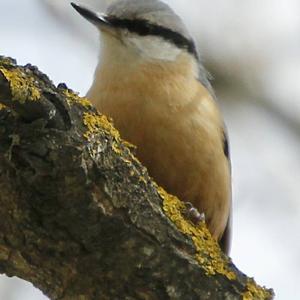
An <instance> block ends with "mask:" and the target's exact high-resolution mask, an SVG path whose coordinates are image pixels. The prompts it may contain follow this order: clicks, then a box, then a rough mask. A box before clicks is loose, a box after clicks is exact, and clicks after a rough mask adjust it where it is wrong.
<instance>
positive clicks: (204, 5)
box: [0, 0, 300, 300]
mask: <svg viewBox="0 0 300 300" xmlns="http://www.w3.org/2000/svg"><path fill="white" fill-rule="evenodd" d="M108 2H109V1H102V2H101V1H100V0H86V1H84V0H81V3H87V4H89V5H91V6H93V7H97V9H103V8H104V7H105V4H106V3H108ZM166 2H168V3H169V4H170V5H171V6H172V7H173V8H174V9H175V10H176V11H177V12H178V14H180V15H181V16H182V17H183V18H184V20H185V22H186V24H187V26H188V27H189V29H190V30H191V31H192V32H193V34H194V36H195V38H196V39H197V43H198V46H199V50H200V52H201V54H202V58H203V59H204V62H205V64H206V66H207V67H208V68H209V69H210V70H211V71H212V72H213V75H214V77H215V81H214V83H213V84H214V85H215V87H216V90H217V95H218V98H219V100H220V103H221V106H222V109H223V112H224V116H225V120H226V123H227V126H228V131H229V135H230V141H231V155H232V165H233V198H234V204H233V229H234V231H233V246H232V252H231V256H232V259H233V261H234V263H236V265H237V266H238V267H239V268H240V269H241V270H242V271H244V272H245V273H246V274H247V275H249V276H252V277H255V279H256V281H257V282H258V283H260V284H262V285H266V286H267V287H272V288H274V290H275V292H276V295H277V297H276V299H280V300H290V299H300V293H299V288H298V285H299V282H300V13H299V12H300V1H298V0H264V1H261V0H251V1H250V0H248V1H239V0H211V1H206V0H189V1H186V0H169V1H166ZM0 8H1V9H0V55H7V56H11V57H14V58H16V59H17V60H18V63H20V64H26V63H28V62H30V63H32V64H35V65H37V66H38V67H39V68H40V70H42V71H44V72H45V73H47V74H48V75H49V76H50V78H51V79H52V80H53V81H54V82H55V83H56V84H57V83H59V82H66V83H67V84H68V85H69V86H70V87H71V88H73V89H74V90H77V91H79V92H81V94H82V95H84V93H85V92H86V91H87V89H88V87H89V86H90V84H91V80H92V76H93V72H94V67H95V64H96V61H97V47H98V46H97V42H98V38H97V32H96V30H95V29H94V28H92V26H91V25H90V24H88V23H87V22H85V21H84V20H83V19H82V18H80V16H79V15H77V14H76V13H75V12H74V11H73V10H72V8H71V7H70V5H69V1H66V0H49V1H47V0H27V1H19V0H0ZM0 230H1V228H0ZM0 299H1V300H2V299H3V300H43V299H47V298H46V297H45V296H43V295H42V293H41V292H40V291H38V290H37V289H35V288H34V287H33V286H32V285H31V284H29V283H26V282H24V281H22V280H20V279H17V278H12V279H8V278H7V277H5V276H4V275H3V276H0Z"/></svg>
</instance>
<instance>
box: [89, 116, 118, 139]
mask: <svg viewBox="0 0 300 300" xmlns="http://www.w3.org/2000/svg"><path fill="white" fill-rule="evenodd" d="M83 124H84V125H85V126H86V127H87V129H88V130H87V132H86V133H85V134H84V137H85V138H86V139H88V140H91V139H92V138H93V136H95V135H97V134H99V133H100V132H101V130H104V131H105V132H106V133H108V134H110V135H111V136H112V137H113V138H114V139H115V140H117V141H121V138H120V133H119V131H118V130H117V129H116V128H115V127H114V126H113V124H112V123H111V122H110V121H109V120H108V118H107V117H106V116H105V115H102V114H100V113H88V112H85V113H84V114H83Z"/></svg>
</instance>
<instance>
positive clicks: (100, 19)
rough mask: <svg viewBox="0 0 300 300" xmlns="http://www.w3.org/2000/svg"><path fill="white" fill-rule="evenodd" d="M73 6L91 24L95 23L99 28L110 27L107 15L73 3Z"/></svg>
mask: <svg viewBox="0 0 300 300" xmlns="http://www.w3.org/2000/svg"><path fill="white" fill-rule="evenodd" d="M71 5H72V6H73V8H74V9H75V10H76V11H77V12H78V13H79V14H80V15H82V16H83V17H84V18H85V19H87V20H88V21H89V22H91V23H93V24H94V25H97V26H99V25H110V23H109V22H108V20H107V19H106V16H105V15H102V14H98V13H96V12H94V11H92V10H90V9H89V8H87V7H84V6H82V5H78V4H75V3H74V2H71Z"/></svg>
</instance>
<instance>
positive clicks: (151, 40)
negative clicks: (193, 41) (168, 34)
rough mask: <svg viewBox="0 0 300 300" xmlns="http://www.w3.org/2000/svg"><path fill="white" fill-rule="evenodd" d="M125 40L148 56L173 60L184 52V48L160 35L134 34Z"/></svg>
mask: <svg viewBox="0 0 300 300" xmlns="http://www.w3.org/2000/svg"><path fill="white" fill-rule="evenodd" d="M125 40H126V43H127V44H128V46H131V47H134V48H135V49H137V50H138V51H139V52H140V54H141V55H142V56H144V57H148V58H154V59H160V60H168V61H173V60H175V59H176V58H177V56H178V55H179V54H180V53H181V52H182V49H179V48H178V47H176V46H175V45H173V44H172V43H170V42H168V41H165V40H163V39H162V38H160V37H158V36H138V35H132V36H130V37H127V38H126V39H125Z"/></svg>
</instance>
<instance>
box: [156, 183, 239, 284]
mask: <svg viewBox="0 0 300 300" xmlns="http://www.w3.org/2000/svg"><path fill="white" fill-rule="evenodd" d="M158 192H159V194H160V196H161V197H162V199H163V209H164V212H165V213H166V215H167V216H168V217H169V218H170V219H171V220H172V221H173V222H174V223H175V225H176V226H177V228H178V229H179V230H180V231H181V232H182V233H184V234H186V235H188V236H190V237H191V239H192V240H193V242H194V245H195V248H196V255H195V257H196V259H197V261H198V262H199V264H200V265H201V266H202V267H203V268H204V270H205V271H206V273H207V274H208V275H215V274H222V275H225V276H226V277H227V278H228V279H230V280H233V279H235V278H236V275H235V273H234V272H232V271H231V270H230V269H229V267H228V262H227V261H226V260H225V259H224V256H222V253H221V250H220V248H219V246H218V245H217V242H216V241H215V240H214V239H213V238H212V236H211V235H210V233H209V231H208V229H207V227H206V226H205V224H204V222H200V223H199V225H194V224H193V223H191V222H190V221H189V220H187V219H186V218H185V217H184V216H183V215H182V212H183V210H184V209H185V205H184V203H183V202H182V201H180V200H179V199H178V198H177V197H175V196H172V195H169V194H168V193H167V192H166V191H165V190H164V189H163V188H161V187H159V188H158Z"/></svg>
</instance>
